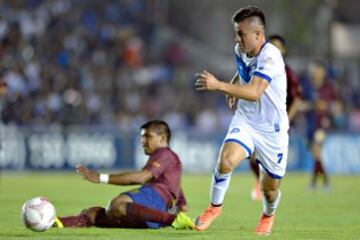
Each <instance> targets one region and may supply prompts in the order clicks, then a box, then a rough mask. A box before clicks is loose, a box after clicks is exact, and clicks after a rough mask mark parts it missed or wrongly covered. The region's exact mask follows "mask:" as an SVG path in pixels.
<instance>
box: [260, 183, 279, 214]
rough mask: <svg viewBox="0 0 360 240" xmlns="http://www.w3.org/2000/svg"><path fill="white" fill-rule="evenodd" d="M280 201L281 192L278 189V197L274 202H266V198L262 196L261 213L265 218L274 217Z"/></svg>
mask: <svg viewBox="0 0 360 240" xmlns="http://www.w3.org/2000/svg"><path fill="white" fill-rule="evenodd" d="M280 200H281V191H280V189H279V190H278V197H277V199H276V200H275V201H274V202H268V201H267V200H266V198H265V197H264V196H263V198H262V203H263V213H264V214H265V215H266V216H272V215H274V214H275V211H276V209H277V207H278V206H279V203H280Z"/></svg>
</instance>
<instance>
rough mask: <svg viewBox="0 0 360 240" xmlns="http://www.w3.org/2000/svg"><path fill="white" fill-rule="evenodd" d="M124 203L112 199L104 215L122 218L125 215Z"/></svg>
mask: <svg viewBox="0 0 360 240" xmlns="http://www.w3.org/2000/svg"><path fill="white" fill-rule="evenodd" d="M126 205H127V203H126V202H123V201H120V200H119V199H117V198H114V199H113V200H111V201H110V202H109V204H108V205H107V207H106V214H107V215H109V216H112V217H122V216H125V215H126Z"/></svg>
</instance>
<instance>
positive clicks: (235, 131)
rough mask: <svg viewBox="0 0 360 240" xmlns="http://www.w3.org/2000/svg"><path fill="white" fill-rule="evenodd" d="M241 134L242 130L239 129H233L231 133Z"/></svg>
mask: <svg viewBox="0 0 360 240" xmlns="http://www.w3.org/2000/svg"><path fill="white" fill-rule="evenodd" d="M238 132H240V129H239V128H233V129H231V131H230V133H238Z"/></svg>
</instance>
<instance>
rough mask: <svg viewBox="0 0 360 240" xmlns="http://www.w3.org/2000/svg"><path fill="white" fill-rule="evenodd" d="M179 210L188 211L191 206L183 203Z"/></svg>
mask: <svg viewBox="0 0 360 240" xmlns="http://www.w3.org/2000/svg"><path fill="white" fill-rule="evenodd" d="M179 211H180V212H188V211H189V207H188V205H182V206H180V207H179Z"/></svg>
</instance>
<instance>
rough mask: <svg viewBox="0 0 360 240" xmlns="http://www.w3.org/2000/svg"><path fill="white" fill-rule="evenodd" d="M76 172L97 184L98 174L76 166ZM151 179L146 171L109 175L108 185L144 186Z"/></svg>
mask: <svg viewBox="0 0 360 240" xmlns="http://www.w3.org/2000/svg"><path fill="white" fill-rule="evenodd" d="M76 171H77V172H78V173H79V174H81V175H83V177H84V178H85V179H86V180H88V181H89V182H93V183H99V182H100V174H99V173H98V172H95V171H92V170H89V169H88V168H86V167H84V166H82V165H77V166H76ZM152 179H153V175H152V173H151V172H150V171H148V170H141V171H134V172H125V173H119V174H110V175H109V182H108V183H109V184H114V185H135V184H145V183H147V182H149V181H150V180H152Z"/></svg>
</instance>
